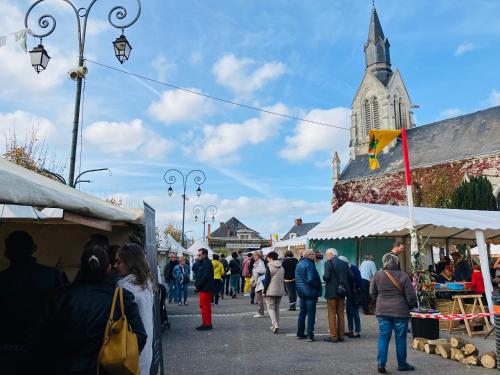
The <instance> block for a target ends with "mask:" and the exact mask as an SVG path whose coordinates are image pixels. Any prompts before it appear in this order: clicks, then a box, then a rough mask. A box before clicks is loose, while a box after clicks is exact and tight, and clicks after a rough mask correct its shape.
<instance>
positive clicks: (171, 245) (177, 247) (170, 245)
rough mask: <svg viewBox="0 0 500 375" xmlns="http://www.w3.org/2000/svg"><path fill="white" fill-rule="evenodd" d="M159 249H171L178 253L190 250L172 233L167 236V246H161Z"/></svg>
mask: <svg viewBox="0 0 500 375" xmlns="http://www.w3.org/2000/svg"><path fill="white" fill-rule="evenodd" d="M158 251H171V252H175V253H177V254H183V253H187V252H188V251H187V250H186V249H185V248H183V247H182V246H181V244H180V243H179V242H177V241H176V240H175V238H173V237H172V236H171V235H170V234H167V236H166V238H165V246H162V247H159V248H158Z"/></svg>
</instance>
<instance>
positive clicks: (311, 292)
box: [295, 249, 322, 342]
mask: <svg viewBox="0 0 500 375" xmlns="http://www.w3.org/2000/svg"><path fill="white" fill-rule="evenodd" d="M315 259H316V255H315V254H314V251H313V250H312V249H307V250H306V251H304V257H303V258H302V259H301V261H300V262H299V263H298V264H297V268H296V269H295V284H296V286H297V294H298V295H299V297H300V313H299V318H298V322H297V338H298V339H305V338H307V341H309V342H312V341H314V322H315V320H316V303H317V302H318V297H319V296H320V295H321V290H322V287H321V279H320V278H319V274H318V271H317V270H316V266H315V264H314V261H315ZM306 316H307V336H306V335H304V331H305V325H306Z"/></svg>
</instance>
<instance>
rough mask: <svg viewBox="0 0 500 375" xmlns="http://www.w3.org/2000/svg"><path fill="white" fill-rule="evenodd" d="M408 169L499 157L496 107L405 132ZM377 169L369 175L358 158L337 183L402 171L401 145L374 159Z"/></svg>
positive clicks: (499, 122)
mask: <svg viewBox="0 0 500 375" xmlns="http://www.w3.org/2000/svg"><path fill="white" fill-rule="evenodd" d="M406 134H407V137H408V150H409V151H408V152H409V157H410V166H411V168H417V167H424V166H428V165H433V164H442V163H446V162H450V161H453V160H464V159H468V158H471V157H474V156H479V155H487V154H492V153H500V106H498V107H492V108H488V109H485V110H482V111H478V112H474V113H469V114H466V115H463V116H459V117H455V118H450V119H447V120H442V121H438V122H434V123H431V124H428V125H422V126H418V127H415V128H412V129H408V130H407V133H406ZM378 159H379V162H380V169H378V170H376V171H371V170H370V167H369V165H368V156H367V155H358V156H357V157H356V158H355V159H354V160H351V161H350V162H349V164H348V165H347V166H346V167H345V168H344V170H343V171H342V173H341V175H340V179H341V180H351V179H356V178H362V177H370V176H374V175H379V174H384V173H389V172H396V171H400V170H402V169H403V157H402V150H401V141H399V140H398V141H397V143H396V146H394V147H393V148H392V149H390V150H389V152H387V153H386V154H384V153H381V154H379V155H378Z"/></svg>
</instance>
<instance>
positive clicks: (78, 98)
mask: <svg viewBox="0 0 500 375" xmlns="http://www.w3.org/2000/svg"><path fill="white" fill-rule="evenodd" d="M78 68H83V56H82V55H80V57H79V58H78ZM81 97H82V77H81V76H80V75H78V78H77V79H76V98H75V112H74V116H73V134H72V137H71V156H70V158H69V176H68V185H69V186H71V187H73V182H74V179H75V164H76V148H77V147H78V125H79V123H80V101H81Z"/></svg>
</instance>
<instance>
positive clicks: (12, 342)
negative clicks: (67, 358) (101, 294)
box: [0, 257, 62, 374]
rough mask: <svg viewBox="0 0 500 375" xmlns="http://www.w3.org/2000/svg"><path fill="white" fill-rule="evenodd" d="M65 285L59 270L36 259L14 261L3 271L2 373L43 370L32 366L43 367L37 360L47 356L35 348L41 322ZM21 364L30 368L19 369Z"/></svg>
mask: <svg viewBox="0 0 500 375" xmlns="http://www.w3.org/2000/svg"><path fill="white" fill-rule="evenodd" d="M61 284H62V280H61V275H60V273H59V271H58V270H57V269H55V268H52V267H46V266H42V265H40V264H38V263H36V259H35V258H33V257H26V258H24V259H22V260H19V261H16V262H11V265H10V266H9V268H7V269H6V270H5V271H2V272H0V363H2V365H1V370H0V372H2V373H5V374H7V373H18V374H22V373H24V372H25V371H26V373H30V374H31V373H37V372H38V371H39V370H40V368H39V367H38V368H37V370H35V371H33V370H32V369H29V366H31V365H34V366H39V365H40V363H38V364H36V363H37V362H38V360H37V359H35V357H36V356H38V355H40V356H43V354H42V353H41V352H40V351H37V350H36V349H35V348H34V347H35V346H36V340H37V337H38V336H39V330H40V322H41V319H42V317H43V315H44V314H43V311H44V308H45V306H46V304H47V301H48V300H49V299H50V298H51V297H52V296H53V294H54V292H55V290H56V288H58V287H59V286H61ZM12 351H14V352H12ZM16 362H17V364H16ZM19 365H21V366H26V368H24V369H19ZM11 366H15V367H16V370H15V371H13V370H12V368H11Z"/></svg>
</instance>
